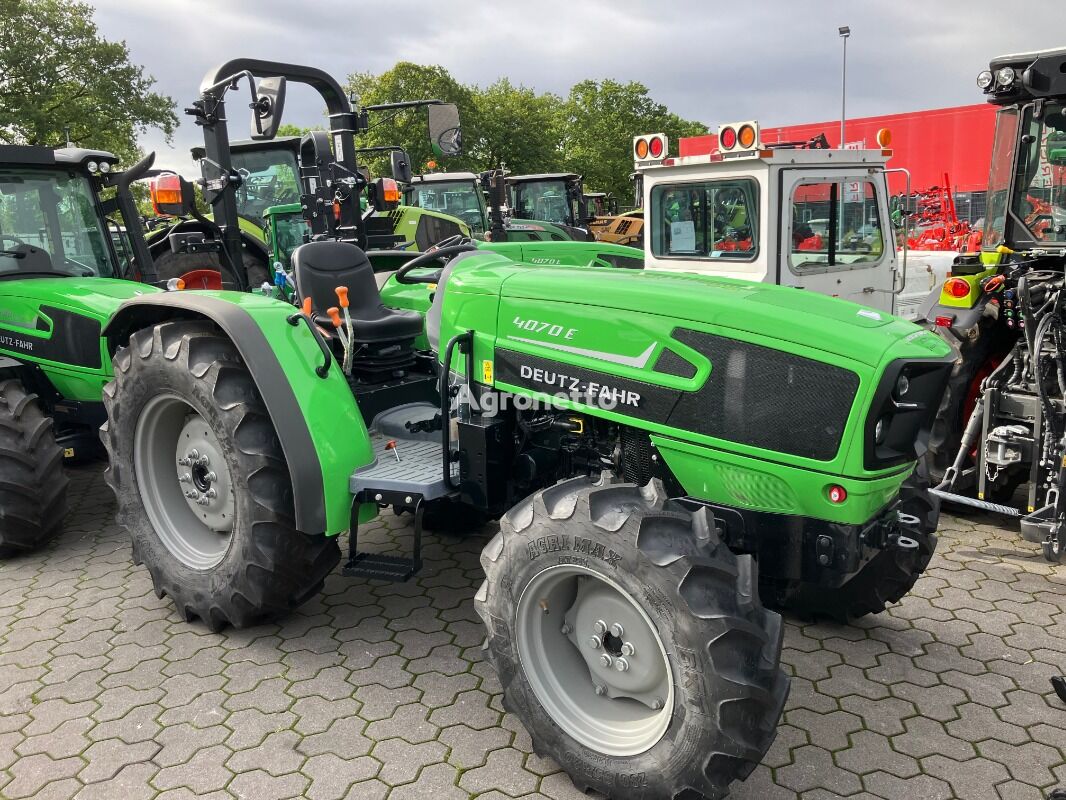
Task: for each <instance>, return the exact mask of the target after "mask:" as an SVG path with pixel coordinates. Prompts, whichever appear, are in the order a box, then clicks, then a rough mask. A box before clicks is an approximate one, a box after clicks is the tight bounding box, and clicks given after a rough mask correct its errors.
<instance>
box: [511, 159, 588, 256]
mask: <svg viewBox="0 0 1066 800" xmlns="http://www.w3.org/2000/svg"><path fill="white" fill-rule="evenodd" d="M507 189H508V192H509V203H508V204H509V206H510V209H511V214H512V215H513V216H514V218H515V219H516V220H521V221H523V222H524V221H527V220H528V221H532V222H534V223H539V222H544V223H549V224H551V225H556V226H558V227H560V228H562V229H563V230H564V231H565V232H566V233H567V234H568V235H569V237H570V238H571V239H573V240H574V241H576V242H581V241H592V239H593V236H592V234H591V233H589V229H588V224H589V222H590V220H591V219H592V218H593V217H594V213H593V211H592V210H591V209H590V208H589V205H588V204H587V203H586V200H585V191H584V187H583V184H582V181H581V176H580V175H577V174H575V173H572V172H551V173H545V174H543V175H508V176H507Z"/></svg>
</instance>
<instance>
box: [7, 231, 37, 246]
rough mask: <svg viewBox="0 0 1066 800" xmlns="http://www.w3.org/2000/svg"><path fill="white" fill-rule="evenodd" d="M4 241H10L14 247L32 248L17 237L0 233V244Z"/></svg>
mask: <svg viewBox="0 0 1066 800" xmlns="http://www.w3.org/2000/svg"><path fill="white" fill-rule="evenodd" d="M5 239H9V240H10V241H12V242H14V243H15V246H16V247H32V246H33V245H31V244H30V243H29V242H24V241H22V240H21V239H20V238H19V237H17V236H12V235H11V234H10V233H0V242H3V241H4V240H5Z"/></svg>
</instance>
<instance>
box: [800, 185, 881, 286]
mask: <svg viewBox="0 0 1066 800" xmlns="http://www.w3.org/2000/svg"><path fill="white" fill-rule="evenodd" d="M885 230H886V224H885V220H883V219H882V212H881V206H880V204H879V202H878V199H877V189H876V188H875V186H874V184H873V183H872V182H871V181H867V180H851V179H845V180H841V181H821V182H817V183H801V184H799V185H798V186H796V188H795V189H794V190H793V192H792V226H791V231H790V235H791V253H790V255H789V264H790V265H791V266H792V267H793V268H794V269H795V270H797V271H804V270H806V271H817V270H824V269H828V268H829V267H839V266H846V267H850V266H853V265H854V266H861V265H863V264H874V263H877V262H879V261H880V260H881V257H882V256H883V255H884V251H885ZM889 237H890V238H891V233H889Z"/></svg>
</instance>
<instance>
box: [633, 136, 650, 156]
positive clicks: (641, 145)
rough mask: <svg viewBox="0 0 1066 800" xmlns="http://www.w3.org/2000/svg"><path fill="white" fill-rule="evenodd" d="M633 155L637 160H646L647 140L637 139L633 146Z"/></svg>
mask: <svg viewBox="0 0 1066 800" xmlns="http://www.w3.org/2000/svg"><path fill="white" fill-rule="evenodd" d="M633 155H635V156H636V157H637V158H647V157H648V140H647V139H637V141H636V143H635V144H634V145H633Z"/></svg>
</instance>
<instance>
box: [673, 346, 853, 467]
mask: <svg viewBox="0 0 1066 800" xmlns="http://www.w3.org/2000/svg"><path fill="white" fill-rule="evenodd" d="M673 337H674V338H675V339H677V340H678V341H679V342H682V343H684V344H686V345H688V346H689V347H691V348H693V349H694V350H698V351H699V352H701V353H703V354H704V355H706V356H707V357H708V358H709V359H710V360H711V375H710V377H709V378H708V379H707V382H706V383H705V384H704V385H703V387H702V388H700V390H699V391H697V392H685V393H683V394H682V396H681V399H680V400H679V401H678V403H677V405H676V406H675V407H674V410H673V412H672V413H671V414H670V418H669V424H671V425H674V426H676V427H678V428H683V429H685V430H690V431H693V432H695V433H702V434H704V435H706V436H714V437H716V438H719V439H726V440H728V441H731V442H737V443H739V444H746V445H751V446H753V447H761V448H765V449H767V450H774V451H778V452H781V453H788V454H790V455H795V456H802V457H805V458H813V459H817V460H819V461H828V460H830V459H832V458H833V456H835V455H836V452H837V450H838V449H839V447H840V439H841V436H843V434H844V427H845V425H846V424H847V420H848V414H849V413H850V412H851V407H852V404H853V403H854V401H855V392H856V391H857V389H858V387H859V378H858V376H857V375H856V374H855V373H854V372H851V371H850V370H847V369H843V368H841V367H834V366H832V365H829V364H823V363H822V362H820V361H813V360H811V359H808V358H803V357H801V356H796V355H791V354H789V353H783V352H781V351H779V350H774V349H771V348H769V347H761V346H760V345H755V344H750V343H748V342H740V341H736V340H735V339H727V338H724V337H721V336H714V335H713V334H709V333H704V332H702V331H693V330H687V329H683V328H678V329H676V330H674V332H673Z"/></svg>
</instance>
